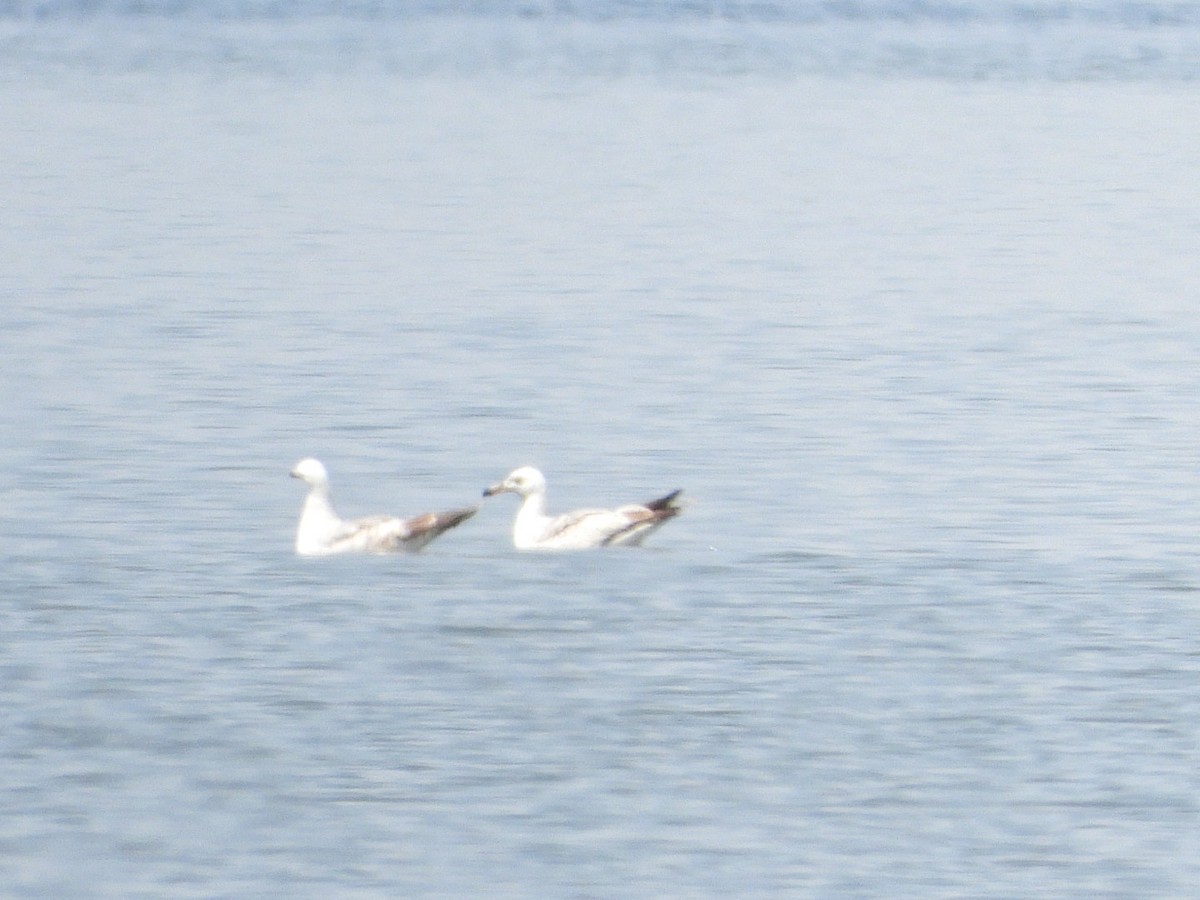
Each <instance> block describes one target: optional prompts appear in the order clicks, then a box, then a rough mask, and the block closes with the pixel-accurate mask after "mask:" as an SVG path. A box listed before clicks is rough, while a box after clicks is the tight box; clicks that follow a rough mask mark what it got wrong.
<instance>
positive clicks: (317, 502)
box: [296, 484, 342, 553]
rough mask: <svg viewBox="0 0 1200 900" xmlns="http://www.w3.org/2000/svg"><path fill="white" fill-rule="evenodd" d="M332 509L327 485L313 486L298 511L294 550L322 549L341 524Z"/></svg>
mask: <svg viewBox="0 0 1200 900" xmlns="http://www.w3.org/2000/svg"><path fill="white" fill-rule="evenodd" d="M341 521H342V520H341V519H340V518H338V514H337V512H335V511H334V508H333V499H332V498H331V497H330V494H329V485H327V484H314V485H313V486H312V489H311V490H310V491H309V492H308V496H307V497H305V498H304V506H303V508H301V510H300V524H299V525H298V526H297V528H296V550H297V551H298V552H301V553H303V552H306V551H307V552H313V551H314V550H316V549H319V548H321V547H324V546H325V545H326V544H327V543H328V542H329V540H330V538H332V537H333V534H334V533H335V532H336V531H337V528H338V526H339V525H340V524H341Z"/></svg>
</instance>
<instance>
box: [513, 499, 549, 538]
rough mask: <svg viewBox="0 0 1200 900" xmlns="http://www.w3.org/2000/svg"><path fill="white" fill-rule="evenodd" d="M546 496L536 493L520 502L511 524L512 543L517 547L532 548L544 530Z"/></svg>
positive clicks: (546, 517)
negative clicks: (515, 516)
mask: <svg viewBox="0 0 1200 900" xmlns="http://www.w3.org/2000/svg"><path fill="white" fill-rule="evenodd" d="M548 518H549V517H548V516H547V515H546V494H545V492H543V491H538V492H537V493H534V494H528V495H526V496H525V497H524V498H523V499H522V500H521V506H520V508H519V509H518V510H517V518H516V520H515V521H514V522H513V543H514V544H515V545H516V546H517V547H532V546H533V545H535V544H536V543H537V542H538V540H539V539H540V538H541V536H542V533H543V532H544V531H545V530H546V520H547V519H548Z"/></svg>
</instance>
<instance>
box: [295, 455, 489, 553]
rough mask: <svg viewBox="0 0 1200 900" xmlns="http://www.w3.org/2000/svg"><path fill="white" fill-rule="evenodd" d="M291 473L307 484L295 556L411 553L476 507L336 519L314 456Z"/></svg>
mask: <svg viewBox="0 0 1200 900" xmlns="http://www.w3.org/2000/svg"><path fill="white" fill-rule="evenodd" d="M292 477H293V478H299V479H300V480H301V481H304V482H306V483H307V484H308V496H307V497H305V498H304V507H303V509H301V511H300V524H299V525H298V526H297V527H296V552H297V553H298V554H300V555H301V556H328V555H329V554H331V553H416V552H417V551H418V550H420V549H421V548H422V547H424V546H425V545H426V544H428V543H429V542H430V541H432V540H433V539H434V538H435V537H437V536H438V535H439V534H441V533H442V532H443V531H446V530H447V529H450V528H453V527H454V526H455V525H458V524H459V523H460V522H465V521H466V520H467V519H469V518H471V516H473V515H475V513H476V512H477V511H478V510H479V507H478V506H469V507H464V508H462V509H452V510H449V511H448V512H437V513H426V514H425V515H423V516H414V517H413V518H411V519H399V518H396V517H395V516H368V517H367V518H365V519H342V518H341V517H340V516H338V514H337V512H335V511H334V508H333V499H332V497H331V496H330V493H329V474H328V473H327V472H326V471H325V467H324V466H323V465H321V463H320V462H319V461H318V460H315V459H313V458H311V457H309V458H308V459H302V460H300V462H298V463H296V467H295V468H294V469H292Z"/></svg>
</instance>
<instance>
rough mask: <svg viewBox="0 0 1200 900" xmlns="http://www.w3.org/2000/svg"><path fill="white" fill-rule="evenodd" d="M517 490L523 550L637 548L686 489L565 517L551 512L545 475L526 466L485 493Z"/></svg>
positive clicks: (517, 532)
mask: <svg viewBox="0 0 1200 900" xmlns="http://www.w3.org/2000/svg"><path fill="white" fill-rule="evenodd" d="M505 493H508V494H517V495H518V496H520V497H521V506H520V507H519V508H518V509H517V518H516V520H515V521H514V522H513V546H515V547H516V548H517V549H518V550H584V549H588V548H591V547H616V546H626V547H636V546H638V545H639V544H641V543H642V541H644V540H645V539H646V538H647V537H648V536H649V535H650V533H651V532H653V531H655V530H656V529H658V528H659V527H660V526H661V525H662V524H663V523H664V522H666V521H667V520H668V519H673V518H674V517H675V516H677V515H679V513H680V512H682V508H681V507H680V506H679V505H678V504H677V503H676V502H675V499H676V498H677V497H678V496H679V494H680V493H681V491H678V490H676V491H672V492H671V493H669V494H667V495H666V496H665V497H660V498H659V499H657V500H651V501H650V502H649V503H644V504H631V505H629V506H619V507H617V508H616V509H580V510H576V511H575V512H570V513H564V514H563V515H561V516H548V515H546V478H545V476H544V475H542V473H541V472H539V471H538V470H537V469H535V468H533V466H522V467H521V468H519V469H515V470H514V471H513V472H511V473H510V474H509V475H508V477H507V478H505V479H504V480H503V481H501V482H500V483H499V484H493V485H492V486H491V487H489V488H488V489H487V490H485V491H484V492H483V496H485V497H491V496H494V495H496V494H505Z"/></svg>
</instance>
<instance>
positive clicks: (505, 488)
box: [483, 466, 546, 497]
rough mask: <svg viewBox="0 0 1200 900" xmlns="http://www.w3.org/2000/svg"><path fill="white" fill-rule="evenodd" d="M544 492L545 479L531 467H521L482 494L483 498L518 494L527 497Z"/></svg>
mask: <svg viewBox="0 0 1200 900" xmlns="http://www.w3.org/2000/svg"><path fill="white" fill-rule="evenodd" d="M545 490H546V477H545V476H544V475H542V473H541V472H539V471H538V470H537V469H535V468H534V467H533V466H521V468H519V469H514V470H513V471H512V472H510V473H509V474H508V477H507V478H505V479H504V480H503V481H501V482H500V483H499V484H493V485H492V486H491V487H490V488H488V489H487V490H486V491H484V492H483V496H485V497H491V496H494V495H495V494H520V495H521V496H522V497H528V496H529V495H530V494H540V493H543V492H544V491H545Z"/></svg>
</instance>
